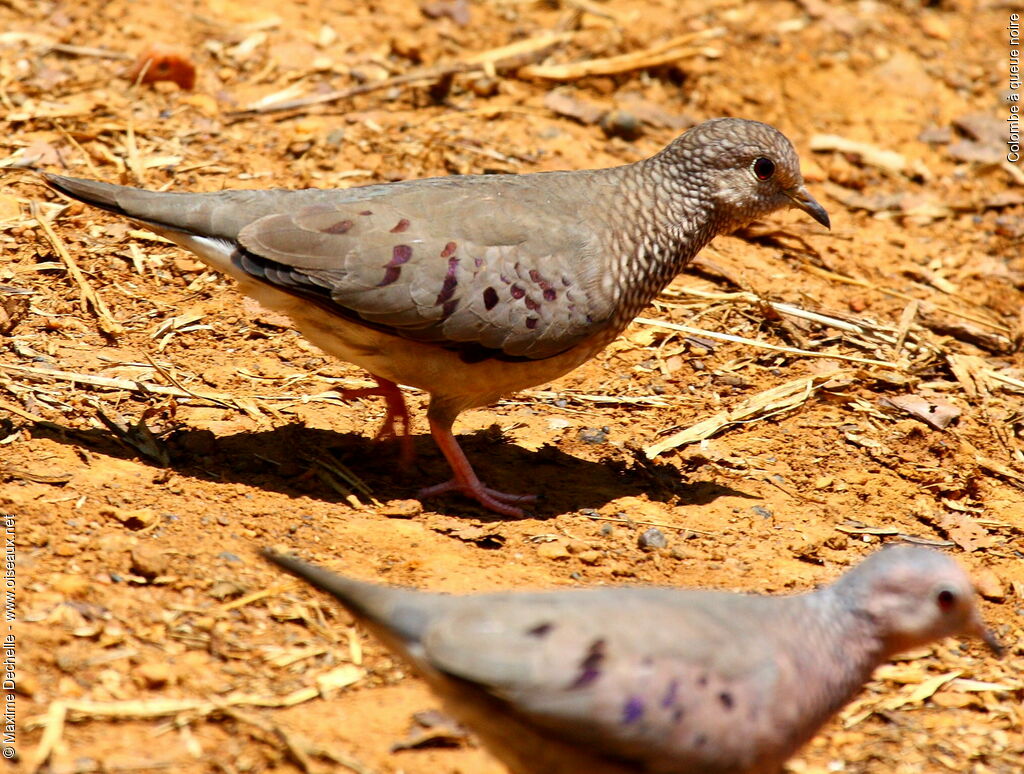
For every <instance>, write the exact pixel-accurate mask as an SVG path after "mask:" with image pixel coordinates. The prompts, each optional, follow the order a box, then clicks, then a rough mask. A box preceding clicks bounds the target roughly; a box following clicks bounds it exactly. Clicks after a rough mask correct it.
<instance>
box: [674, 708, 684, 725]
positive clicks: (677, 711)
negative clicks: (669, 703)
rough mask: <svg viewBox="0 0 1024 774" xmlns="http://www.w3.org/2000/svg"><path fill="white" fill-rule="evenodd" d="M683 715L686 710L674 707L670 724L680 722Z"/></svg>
mask: <svg viewBox="0 0 1024 774" xmlns="http://www.w3.org/2000/svg"><path fill="white" fill-rule="evenodd" d="M685 714H686V710H684V709H683V708H682V707H676V708H675V709H674V710H672V722H673V723H678V722H679V721H680V720H682V719H683V715H685Z"/></svg>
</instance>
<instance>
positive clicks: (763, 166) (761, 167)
mask: <svg viewBox="0 0 1024 774" xmlns="http://www.w3.org/2000/svg"><path fill="white" fill-rule="evenodd" d="M754 174H755V175H757V179H758V180H767V179H768V178H769V177H771V176H772V175H774V174H775V162H774V161H772V160H771V159H766V158H764V157H763V156H762V157H761V158H759V159H755V161H754Z"/></svg>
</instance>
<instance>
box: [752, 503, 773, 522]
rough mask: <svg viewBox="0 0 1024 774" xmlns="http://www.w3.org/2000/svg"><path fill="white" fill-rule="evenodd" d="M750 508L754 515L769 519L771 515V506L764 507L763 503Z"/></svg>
mask: <svg viewBox="0 0 1024 774" xmlns="http://www.w3.org/2000/svg"><path fill="white" fill-rule="evenodd" d="M750 510H752V511H753V512H754V515H755V516H760V517H761V518H762V519H770V518H771V517H772V515H773V514H772V510H771V508H765V507H764V506H763V505H755V506H753V507H752V508H751V509H750Z"/></svg>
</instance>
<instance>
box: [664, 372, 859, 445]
mask: <svg viewBox="0 0 1024 774" xmlns="http://www.w3.org/2000/svg"><path fill="white" fill-rule="evenodd" d="M842 374H843V371H842V370H841V369H834V370H831V371H827V372H826V373H823V374H815V375H814V376H808V377H801V378H800V379H794V380H793V381H790V382H786V383H785V384H780V385H779V386H778V387H773V388H771V389H770V390H765V391H764V392H761V393H758V394H757V395H754V396H752V397H750V398H748V399H747V400H745V401H743V402H742V403H740V404H739V405H738V406H736V407H735V408H733V409H730V410H728V411H720V412H718V413H717V414H715V415H714V416H712V417H709V418H708V419H705V420H703V421H701V422H698V423H697V424H695V425H691V426H690V427H688V428H686V429H685V430H681V431H680V432H678V433H675V434H673V435H670V436H669V437H668V438H664V439H662V440H661V441H658V442H657V443H654V444H651V445H650V446H648V447H646V448H645V449H644V454H645V455H646V456H647V459H649V460H651V459H654V458H655V457H657V456H658V455H659V454H662V453H664V452H666V451H668V450H669V449H675V448H678V447H679V446H685V445H686V444H690V443H697V442H699V441H703V440H704V439H705V438H710V437H711V436H713V435H715V434H716V433H718V432H720V431H722V430H724V429H725V428H726V427H729V426H730V425H735V424H740V423H743V424H746V423H748V422H754V421H757V420H762V419H768V418H769V417H773V416H777V415H778V414H782V413H785V412H787V411H792V410H793V409H795V408H797V407H798V406H801V405H803V404H804V403H806V402H807V400H809V399H810V397H811V396H812V395H813V394H814V393H815V392H817V391H818V390H820V389H821V388H822V387H824V386H825V384H827V383H828V382H829V381H830V380H831V379H834V378H835V377H837V376H841V375H842Z"/></svg>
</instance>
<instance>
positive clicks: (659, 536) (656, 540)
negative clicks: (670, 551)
mask: <svg viewBox="0 0 1024 774" xmlns="http://www.w3.org/2000/svg"><path fill="white" fill-rule="evenodd" d="M636 544H637V546H639V547H640V549H641V550H642V551H655V550H657V549H659V548H667V547H668V538H667V537H665V533H664V532H662V531H661V530H660V529H658V528H657V527H651V528H650V529H648V530H645V531H644V532H642V533H641V535H640V537H638V538H637V539H636Z"/></svg>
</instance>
